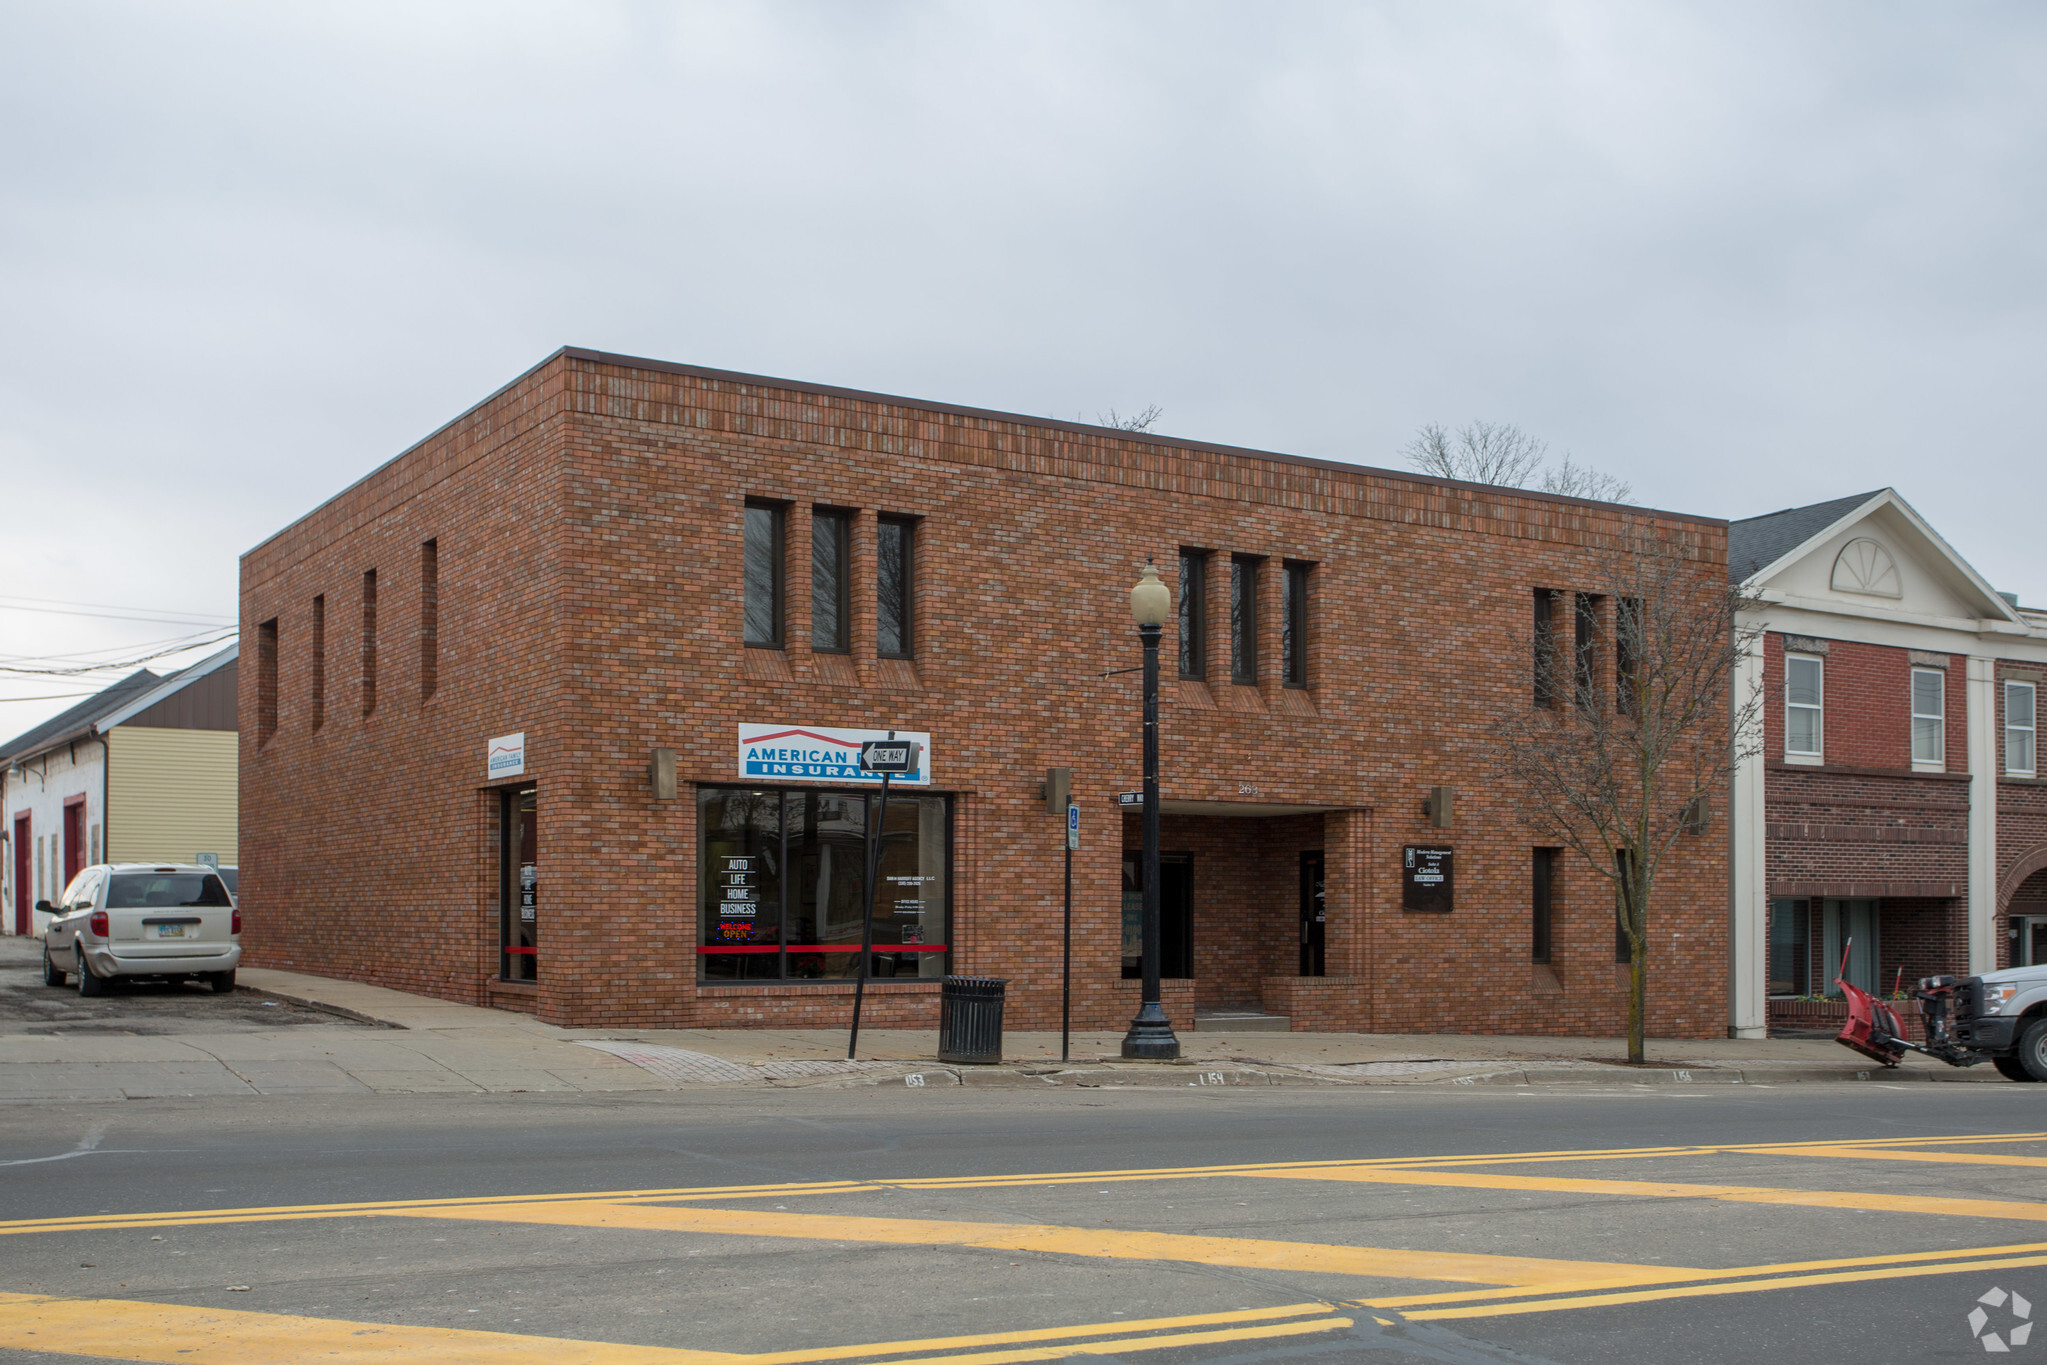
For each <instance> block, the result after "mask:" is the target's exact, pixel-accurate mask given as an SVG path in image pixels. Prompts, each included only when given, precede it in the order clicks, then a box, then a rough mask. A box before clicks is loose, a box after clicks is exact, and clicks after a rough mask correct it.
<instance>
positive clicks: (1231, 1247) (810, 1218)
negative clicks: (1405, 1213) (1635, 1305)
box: [387, 1203, 1701, 1287]
mask: <svg viewBox="0 0 2047 1365" xmlns="http://www.w3.org/2000/svg"><path fill="white" fill-rule="evenodd" d="M387 1216H409V1217H419V1218H451V1219H452V1218H459V1219H477V1220H481V1221H487V1222H503V1223H545V1224H549V1225H555V1226H567V1227H604V1228H615V1229H631V1230H634V1231H640V1232H691V1233H714V1234H719V1235H723V1236H731V1237H795V1238H802V1239H805V1240H808V1241H830V1242H871V1243H882V1244H885V1245H895V1246H956V1247H980V1248H983V1249H986V1250H995V1251H1035V1252H1041V1253H1046V1254H1052V1255H1064V1256H1084V1257H1095V1258H1101V1259H1106V1260H1133V1261H1187V1262H1192V1263H1194V1264H1198V1265H1227V1266H1238V1267H1242V1268H1246V1269H1255V1270H1284V1271H1301V1272H1306V1273H1310V1274H1324V1275H1351V1276H1361V1277H1371V1278H1374V1279H1399V1280H1449V1281H1453V1282H1468V1283H1474V1284H1514V1285H1541V1284H1548V1285H1557V1286H1560V1287H1561V1286H1564V1285H1583V1284H1592V1283H1604V1284H1615V1283H1624V1284H1647V1283H1653V1282H1655V1281H1657V1280H1665V1279H1680V1280H1681V1279H1695V1278H1697V1277H1698V1275H1699V1274H1700V1273H1701V1272H1699V1271H1697V1270H1690V1269H1685V1268H1683V1267H1671V1266H1651V1265H1630V1264H1622V1263H1618V1262H1608V1261H1561V1260H1553V1259H1547V1258H1542V1257H1532V1256H1496V1255H1486V1254H1483V1253H1477V1252H1456V1251H1416V1250H1411V1249H1406V1248H1393V1247H1360V1246H1339V1245H1329V1244H1324V1243H1316V1242H1274V1241H1265V1240H1261V1239H1257V1238H1250V1237H1204V1236H1195V1235H1189V1234H1185V1233H1173V1232H1144V1231H1132V1230H1128V1229H1123V1228H1111V1227H1101V1228H1079V1227H1061V1226H1056V1225H1047V1224H1023V1223H975V1222H964V1221H957V1222H955V1221H945V1220H940V1219H929V1218H860V1217H851V1216H839V1215H834V1214H817V1213H772V1212H766V1211H763V1210H759V1209H707V1208H701V1207H697V1206H683V1207H679V1208H678V1207H675V1206H672V1205H666V1204H642V1203H632V1204H589V1203H578V1204H552V1205H534V1204H507V1205H503V1206H500V1207H491V1206H489V1205H470V1206H467V1207H464V1208H461V1209H431V1210H421V1211H420V1212H418V1213H414V1214H404V1213H396V1212H395V1211H394V1215H387Z"/></svg>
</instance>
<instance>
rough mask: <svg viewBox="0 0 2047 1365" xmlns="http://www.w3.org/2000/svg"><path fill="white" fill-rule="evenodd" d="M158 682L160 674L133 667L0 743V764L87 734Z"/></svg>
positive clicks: (14, 760) (32, 756)
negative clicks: (63, 709) (2, 743)
mask: <svg viewBox="0 0 2047 1365" xmlns="http://www.w3.org/2000/svg"><path fill="white" fill-rule="evenodd" d="M162 681H163V679H162V678H161V677H160V676H158V675H157V674H155V673H152V672H150V671H149V670H148V669H146V668H139V669H137V670H136V671H135V672H133V673H130V674H129V675H128V676H127V677H125V678H123V679H121V681H119V682H117V683H115V684H114V685H113V686H112V687H109V688H107V689H106V690H105V691H104V692H97V693H95V694H93V695H92V696H90V697H87V698H86V699H85V700H84V701H82V702H80V703H78V705H76V706H74V707H72V708H71V709H70V710H68V711H62V712H59V713H58V714H57V715H55V716H52V717H51V718H50V719H48V720H46V721H44V722H43V723H42V724H41V725H38V726H36V727H35V728H34V729H32V730H28V731H26V732H24V733H22V734H19V735H16V736H15V737H14V738H13V739H11V740H9V741H8V742H7V743H6V744H5V745H0V765H4V764H7V763H13V762H16V761H18V760H21V759H27V758H34V757H35V756H36V755H37V754H39V753H42V752H44V751H45V750H47V749H54V748H56V747H57V746H58V745H59V744H62V743H64V742H65V741H66V740H70V739H77V738H78V737H79V736H81V735H84V734H89V733H90V732H91V731H92V728H93V726H94V725H96V724H97V723H98V722H99V721H100V720H101V719H103V718H104V717H106V716H108V715H110V714H112V713H113V712H114V711H116V710H118V709H119V708H120V707H121V705H122V704H123V703H124V702H127V701H129V700H131V699H132V698H134V697H135V696H136V695H137V694H138V693H140V692H143V691H145V690H147V689H148V688H151V687H154V686H155V685H156V684H158V683H160V682H162Z"/></svg>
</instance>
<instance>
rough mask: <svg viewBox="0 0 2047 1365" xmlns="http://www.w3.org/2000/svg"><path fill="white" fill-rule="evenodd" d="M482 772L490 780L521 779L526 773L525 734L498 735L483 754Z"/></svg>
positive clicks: (522, 731) (521, 732)
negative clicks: (487, 775) (502, 778)
mask: <svg viewBox="0 0 2047 1365" xmlns="http://www.w3.org/2000/svg"><path fill="white" fill-rule="evenodd" d="M483 766H484V771H485V772H486V773H487V774H489V776H490V777H492V778H494V779H495V778H500V777H523V776H524V775H525V773H526V732H525V731H524V730H521V731H520V732H519V733H518V734H516V735H499V736H498V737H497V738H495V739H493V740H491V742H490V746H489V748H488V750H487V751H486V752H485V754H484V760H483Z"/></svg>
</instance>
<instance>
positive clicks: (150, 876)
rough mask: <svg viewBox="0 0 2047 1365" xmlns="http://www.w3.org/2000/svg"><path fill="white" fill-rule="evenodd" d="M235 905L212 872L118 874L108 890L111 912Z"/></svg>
mask: <svg viewBox="0 0 2047 1365" xmlns="http://www.w3.org/2000/svg"><path fill="white" fill-rule="evenodd" d="M233 904H234V902H233V901H231V900H229V899H228V894H227V887H225V886H223V885H222V884H221V880H220V878H218V877H216V876H214V875H213V874H212V873H210V872H117V873H115V874H114V884H113V886H111V887H110V888H108V890H107V908H108V909H109V910H137V909H145V908H155V907H158V906H169V905H177V906H183V905H200V906H205V905H218V906H229V905H233Z"/></svg>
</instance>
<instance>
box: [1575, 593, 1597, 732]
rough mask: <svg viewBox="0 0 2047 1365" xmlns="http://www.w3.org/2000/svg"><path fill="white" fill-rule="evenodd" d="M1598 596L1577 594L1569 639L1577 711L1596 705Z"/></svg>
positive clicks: (1590, 708)
mask: <svg viewBox="0 0 2047 1365" xmlns="http://www.w3.org/2000/svg"><path fill="white" fill-rule="evenodd" d="M1598 660H1599V599H1598V598H1597V597H1595V596H1593V595H1592V594H1591V593H1589V592H1581V593H1578V594H1577V610H1576V612H1575V613H1574V614H1573V623H1572V639H1571V664H1572V668H1571V675H1572V677H1571V680H1572V684H1573V686H1572V693H1573V695H1574V697H1575V698H1576V700H1577V703H1578V709H1579V710H1580V711H1597V710H1598V709H1599V671H1598V668H1597V664H1598Z"/></svg>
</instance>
